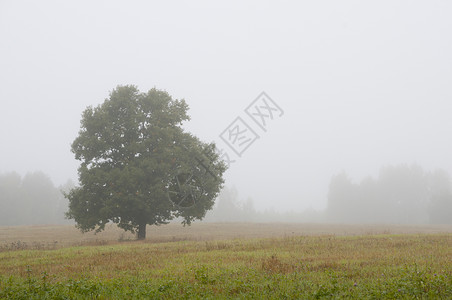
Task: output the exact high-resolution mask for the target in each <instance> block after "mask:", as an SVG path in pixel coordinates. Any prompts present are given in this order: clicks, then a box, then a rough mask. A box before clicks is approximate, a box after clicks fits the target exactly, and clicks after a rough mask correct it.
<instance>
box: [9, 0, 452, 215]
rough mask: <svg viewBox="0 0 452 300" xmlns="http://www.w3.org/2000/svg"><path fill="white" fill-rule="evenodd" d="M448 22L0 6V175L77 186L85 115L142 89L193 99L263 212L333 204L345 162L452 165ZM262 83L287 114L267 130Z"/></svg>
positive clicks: (235, 4) (326, 4)
mask: <svg viewBox="0 0 452 300" xmlns="http://www.w3.org/2000/svg"><path fill="white" fill-rule="evenodd" d="M451 16H452V2H451V1H271V2H270V1H223V2H222V4H220V3H219V1H216V2H215V3H214V1H159V2H157V1H44V0H43V1H7V0H6V1H5V0H0V104H1V107H0V173H5V172H9V171H16V172H18V173H19V174H25V173H26V172H28V171H36V170H41V171H43V172H44V173H46V174H48V175H49V176H51V178H52V180H53V181H54V182H55V184H62V183H64V182H65V181H66V180H67V179H69V178H72V179H74V180H76V179H77V166H78V162H77V161H76V160H75V159H74V156H73V154H72V153H71V152H70V144H71V143H72V141H73V140H74V138H75V137H76V135H77V133H78V130H79V126H80V117H81V113H82V111H83V110H84V109H85V108H86V107H87V106H88V105H98V104H100V103H101V102H103V101H104V99H105V98H107V97H108V94H109V92H110V91H111V90H112V89H113V88H115V87H116V86H117V85H118V84H135V85H137V86H138V87H139V88H140V90H142V91H147V90H149V89H151V88H153V87H156V88H158V89H164V90H166V91H168V93H170V94H171V95H172V96H173V97H174V98H177V99H181V98H184V99H185V100H186V101H187V103H188V104H189V106H190V111H189V114H190V115H191V117H192V121H190V122H189V123H188V124H186V126H185V127H186V128H187V130H189V131H191V132H192V133H194V134H195V135H197V136H199V137H200V138H201V139H203V140H204V141H215V142H216V143H217V145H218V146H219V148H222V149H224V151H225V152H226V153H228V154H229V155H230V157H231V159H235V160H236V162H234V163H233V164H231V167H230V169H229V170H228V172H227V174H226V184H227V185H230V186H235V187H236V188H237V190H238V192H239V195H240V197H241V198H247V197H251V198H253V200H254V203H255V205H256V207H257V208H258V209H269V208H272V207H273V208H274V209H276V210H279V211H287V210H294V211H300V210H302V209H305V208H307V207H312V208H316V209H322V208H324V207H325V206H326V203H327V192H328V184H329V181H330V179H331V176H333V175H335V174H338V173H340V172H341V171H345V172H347V173H348V174H349V175H350V176H351V178H353V179H354V180H356V181H360V180H361V179H363V178H364V177H366V176H368V175H372V176H376V175H377V174H378V171H379V169H380V168H381V167H382V166H387V165H395V164H400V163H407V164H412V163H417V164H419V165H420V166H422V167H423V168H424V169H427V170H432V169H436V168H443V169H445V170H446V171H448V172H449V173H451V174H452V18H451ZM263 91H265V92H266V94H267V95H268V96H269V97H270V98H271V99H272V100H273V101H274V103H275V104H276V105H278V107H279V108H280V109H281V110H282V111H283V113H281V112H279V111H278V113H277V114H276V113H275V114H274V116H273V117H274V118H273V120H270V119H268V118H267V123H266V128H265V129H266V131H264V130H262V128H260V127H259V126H258V124H257V123H255V122H254V121H253V120H252V119H251V118H250V117H249V116H248V115H247V114H246V113H245V109H246V108H247V107H248V106H249V105H250V104H251V103H252V102H253V101H254V100H255V99H256V97H258V96H259V95H260V94H261V92H263ZM256 103H257V102H256ZM252 107H254V106H252ZM274 107H275V106H274ZM281 114H282V115H281ZM280 115H281V116H280ZM237 117H241V118H242V120H243V121H244V122H245V123H246V124H247V125H248V126H249V127H250V128H251V129H253V131H255V133H256V134H257V135H259V137H260V138H259V139H258V140H256V141H255V142H254V143H253V144H251V145H250V146H249V147H248V148H247V149H246V150H245V151H244V152H243V153H242V155H241V157H238V156H237V155H236V154H235V153H234V152H233V150H232V149H231V148H229V147H228V145H227V144H226V142H225V141H223V140H222V139H221V138H220V137H219V136H220V134H221V133H222V132H223V131H224V130H225V129H227V128H228V126H229V125H230V124H231V123H232V122H233V121H234V120H235V119H236V118H237Z"/></svg>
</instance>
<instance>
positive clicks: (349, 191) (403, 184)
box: [206, 165, 452, 224]
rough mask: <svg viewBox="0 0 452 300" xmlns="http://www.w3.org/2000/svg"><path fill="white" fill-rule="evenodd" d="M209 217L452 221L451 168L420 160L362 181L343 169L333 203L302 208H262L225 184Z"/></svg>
mask: <svg viewBox="0 0 452 300" xmlns="http://www.w3.org/2000/svg"><path fill="white" fill-rule="evenodd" d="M206 220H207V221H211V222H272V221H278V222H331V223H392V224H452V186H451V180H450V177H449V175H448V174H447V173H446V172H445V171H442V170H437V171H434V172H426V171H424V170H423V169H422V168H421V167H419V166H416V165H412V166H408V165H399V166H393V167H391V166H390V167H385V168H382V169H381V170H380V174H379V176H378V178H376V179H374V178H371V177H368V178H366V179H364V180H363V181H362V182H361V183H353V182H352V181H351V179H350V178H349V177H348V176H347V174H346V173H341V174H339V175H336V176H333V178H332V179H331V182H330V186H329V192H328V206H327V208H326V209H325V210H324V211H315V210H308V211H304V212H302V213H296V212H286V213H279V212H275V211H272V210H267V211H263V212H259V211H256V210H255V209H254V206H253V201H252V200H251V199H247V200H246V201H239V200H238V194H237V191H236V190H235V189H230V188H229V189H228V188H225V189H224V190H223V191H222V193H221V194H220V197H219V199H218V200H217V203H216V207H215V209H214V210H213V211H211V212H209V213H208V214H207V218H206Z"/></svg>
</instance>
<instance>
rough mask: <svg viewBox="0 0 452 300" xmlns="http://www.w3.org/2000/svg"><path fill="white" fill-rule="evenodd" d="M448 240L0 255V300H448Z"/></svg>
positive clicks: (294, 240)
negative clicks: (339, 299) (331, 299)
mask: <svg viewBox="0 0 452 300" xmlns="http://www.w3.org/2000/svg"><path fill="white" fill-rule="evenodd" d="M451 262H452V234H429V235H371V236H353V237H335V236H299V237H296V236H294V237H284V238H266V239H234V240H223V241H198V242H197V241H181V242H170V243H157V244H156V243H149V242H146V241H145V242H124V243H116V244H113V245H112V244H110V245H103V246H79V247H66V248H60V249H53V250H52V249H50V250H14V251H11V250H10V251H3V252H0V298H2V299H123V298H126V299H143V298H149V299H174V298H177V299H179V298H188V299H191V298H215V299H218V298H220V299H222V298H223V299H226V298H240V299H256V298H267V299H325V298H326V299H329V298H333V299H334V298H355V299H413V298H419V299H452V263H451Z"/></svg>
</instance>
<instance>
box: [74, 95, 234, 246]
mask: <svg viewBox="0 0 452 300" xmlns="http://www.w3.org/2000/svg"><path fill="white" fill-rule="evenodd" d="M187 110H188V106H187V104H186V103H185V101H184V100H173V99H172V98H171V96H170V95H169V94H168V93H166V92H164V91H160V90H157V89H155V88H154V89H151V90H150V91H149V92H148V93H140V92H139V91H138V89H137V88H136V87H135V86H118V87H117V88H116V89H114V90H113V91H112V92H111V94H110V97H109V99H106V100H105V101H104V103H103V104H101V105H99V106H97V107H95V108H93V107H88V108H87V109H86V110H85V111H84V112H83V116H82V120H81V130H80V132H79V135H78V137H77V138H76V139H75V141H74V142H73V144H72V151H73V153H74V154H75V158H76V159H78V160H80V161H81V165H80V167H79V170H78V172H79V181H80V186H79V187H76V188H74V189H72V190H71V191H70V192H69V193H67V194H66V196H67V198H68V199H69V211H68V213H67V217H68V218H72V219H74V220H75V221H76V223H77V225H76V226H77V227H78V228H79V229H80V230H81V231H83V232H85V231H90V230H94V229H95V230H96V231H101V230H103V229H104V228H105V225H106V224H107V223H109V222H114V223H117V224H118V226H119V227H120V228H122V229H124V230H129V231H132V232H137V237H138V239H144V238H145V237H146V225H147V224H149V225H159V224H165V223H167V222H168V221H169V220H171V219H173V218H176V217H181V218H182V219H183V221H182V223H183V224H188V225H189V224H190V223H191V222H192V221H194V220H196V219H202V218H203V217H204V216H205V213H206V211H207V210H209V209H211V208H212V206H213V204H214V201H215V198H216V197H217V195H218V193H219V191H220V189H221V187H222V184H223V178H222V176H223V173H224V171H225V169H226V167H225V164H224V162H223V161H222V160H220V158H219V156H218V154H217V152H216V151H215V145H214V144H207V143H203V142H201V141H200V140H199V139H198V138H196V137H195V136H193V135H191V134H189V133H186V132H184V131H183V129H182V128H181V125H182V123H183V122H184V121H186V120H189V116H188V114H187Z"/></svg>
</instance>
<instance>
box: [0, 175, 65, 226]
mask: <svg viewBox="0 0 452 300" xmlns="http://www.w3.org/2000/svg"><path fill="white" fill-rule="evenodd" d="M62 197H63V195H62V193H61V191H60V190H58V189H57V188H55V186H54V185H53V183H52V181H51V180H50V178H49V177H48V176H47V175H46V174H44V173H43V172H33V173H27V174H26V175H25V176H24V177H23V178H22V177H21V176H20V175H19V174H17V173H9V174H5V175H0V225H32V224H57V223H62V222H63V221H64V212H65V211H66V210H67V205H66V206H65V207H64V204H63V205H62V206H61V207H60V210H59V207H58V206H59V202H60V200H61V198H62Z"/></svg>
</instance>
